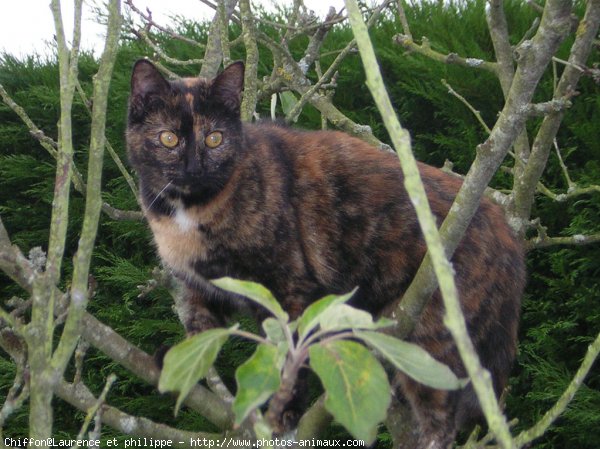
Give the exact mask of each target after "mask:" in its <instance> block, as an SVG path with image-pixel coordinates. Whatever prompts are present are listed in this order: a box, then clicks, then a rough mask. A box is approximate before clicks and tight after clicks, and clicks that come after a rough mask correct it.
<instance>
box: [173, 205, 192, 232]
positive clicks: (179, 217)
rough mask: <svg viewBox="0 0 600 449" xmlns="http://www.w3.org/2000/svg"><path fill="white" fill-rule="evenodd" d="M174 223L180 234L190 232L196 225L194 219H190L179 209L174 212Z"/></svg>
mask: <svg viewBox="0 0 600 449" xmlns="http://www.w3.org/2000/svg"><path fill="white" fill-rule="evenodd" d="M175 223H177V225H178V226H179V229H180V230H181V231H182V232H188V231H190V230H191V229H192V228H193V227H194V225H195V224H196V223H195V221H194V219H193V218H192V217H190V216H189V215H188V214H187V213H186V211H185V210H184V209H182V208H180V207H178V208H177V211H176V212H175Z"/></svg>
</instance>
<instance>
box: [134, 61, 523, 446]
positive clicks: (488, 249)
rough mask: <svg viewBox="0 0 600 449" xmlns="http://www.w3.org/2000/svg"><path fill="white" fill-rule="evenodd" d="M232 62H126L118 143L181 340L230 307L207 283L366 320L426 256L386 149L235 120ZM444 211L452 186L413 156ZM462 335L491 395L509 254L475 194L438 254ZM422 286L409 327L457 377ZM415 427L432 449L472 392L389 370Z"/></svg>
mask: <svg viewBox="0 0 600 449" xmlns="http://www.w3.org/2000/svg"><path fill="white" fill-rule="evenodd" d="M243 75H244V66H243V64H242V63H239V62H237V63H233V64H232V65H230V66H229V67H227V68H226V69H225V70H224V71H223V72H222V73H221V74H220V75H218V76H217V77H216V78H215V79H213V80H206V79H201V78H187V79H182V80H178V81H167V80H165V78H163V76H162V75H161V74H160V73H159V72H158V71H157V69H156V68H155V67H154V66H153V65H152V64H151V63H150V62H148V61H145V60H141V61H138V62H137V63H136V64H135V67H134V69H133V75H132V81H131V87H132V92H131V97H130V104H129V126H128V130H127V143H128V147H129V158H130V161H131V164H132V166H133V167H134V168H135V170H136V171H137V173H138V175H139V179H140V191H141V197H142V202H143V206H144V212H145V215H146V218H147V219H148V222H149V224H150V227H151V228H152V231H153V233H154V240H155V242H156V245H157V247H158V252H159V254H160V257H161V258H162V260H163V262H164V263H165V264H166V265H168V266H169V267H171V268H172V269H173V271H174V272H175V274H176V275H177V276H178V277H179V278H180V279H182V280H183V282H184V283H185V285H186V287H187V290H188V291H187V298H186V300H185V304H186V308H187V312H186V317H185V319H184V321H185V322H184V324H185V327H186V329H187V331H188V333H196V332H199V331H202V330H204V329H207V328H210V327H212V326H215V325H220V323H221V321H222V319H223V318H224V315H225V314H226V312H227V309H228V306H227V305H228V304H231V303H235V302H239V301H240V299H239V298H235V297H233V296H231V295H228V294H227V293H225V292H223V291H220V290H218V289H217V288H216V287H213V286H212V285H211V284H209V283H208V282H207V279H213V278H218V277H222V276H232V277H235V278H239V279H247V280H253V281H256V282H260V283H262V284H264V285H265V286H266V287H268V288H269V289H270V290H271V291H272V292H273V293H274V295H275V297H276V298H278V299H279V300H280V301H281V303H282V306H283V308H284V309H285V310H286V311H287V312H288V313H289V314H290V316H291V317H292V318H296V317H298V316H299V314H300V313H301V312H302V311H303V310H304V309H305V308H306V307H307V305H309V304H310V303H311V302H313V301H315V300H316V299H318V298H321V297H323V296H324V295H325V294H328V293H342V292H347V291H349V290H351V289H352V288H354V287H355V286H359V290H358V292H357V294H356V295H355V296H354V298H353V299H352V300H351V304H353V305H354V306H356V307H359V308H362V309H364V310H367V311H369V312H371V313H374V314H377V313H379V312H381V311H382V309H383V308H384V307H385V306H388V305H390V304H391V302H392V301H394V300H395V299H397V298H399V297H401V296H402V294H403V293H404V291H405V289H406V288H407V286H408V285H409V283H410V282H411V279H412V278H413V276H414V273H415V271H416V269H417V268H418V266H419V264H420V263H421V260H422V258H423V256H424V254H425V249H426V247H425V244H424V242H423V240H422V236H421V231H420V229H419V225H418V223H417V219H416V216H415V212H414V209H413V206H412V204H411V202H410V201H409V198H408V196H407V193H406V191H405V190H404V188H403V176H402V172H401V170H400V167H399V163H398V159H397V157H396V156H395V155H393V154H389V153H386V152H382V151H380V150H378V149H376V148H374V147H372V146H369V145H368V144H366V143H365V142H363V141H361V140H359V139H357V138H354V137H351V136H348V135H346V134H344V133H341V132H335V131H316V132H306V131H299V130H295V129H290V128H286V127H282V126H278V125H276V124H273V123H259V124H247V123H242V122H241V121H240V112H239V109H240V96H241V92H242V87H243ZM420 170H421V175H422V177H423V181H424V182H425V187H426V190H427V194H428V196H429V201H430V202H431V207H432V209H433V212H434V213H435V214H436V215H437V217H438V219H439V221H440V222H441V220H443V218H444V217H445V215H446V214H447V212H448V210H449V208H450V205H451V204H452V201H453V199H454V197H455V195H456V192H457V191H458V189H459V187H460V181H459V180H457V179H456V178H454V177H452V176H449V175H446V174H444V173H442V172H441V171H440V170H438V169H436V168H433V167H430V166H427V165H424V164H421V165H420ZM452 262H453V266H454V269H455V271H456V281H457V285H458V290H459V293H460V297H461V302H462V306H463V311H464V314H465V318H466V321H467V323H468V326H469V331H470V334H471V337H472V339H473V342H474V344H475V347H476V348H477V350H478V352H479V355H480V357H481V361H482V363H483V365H484V366H485V367H486V368H487V369H488V370H490V372H491V374H492V376H493V379H494V385H495V389H496V392H497V393H500V392H501V390H502V389H503V388H504V386H505V385H506V381H507V377H508V374H509V371H510V367H511V364H512V361H513V358H514V355H515V347H516V338H517V327H518V320H519V309H520V299H521V294H522V290H523V285H524V278H525V268H524V262H523V252H522V249H521V246H520V245H519V243H518V242H517V240H516V239H515V238H514V237H513V235H512V233H511V231H510V229H509V227H508V226H507V224H506V222H505V220H504V218H503V214H502V212H501V210H500V209H499V208H498V207H497V206H495V205H493V204H492V203H490V202H489V201H487V200H482V202H481V204H480V207H479V210H478V212H477V214H476V215H475V217H474V219H473V221H472V223H471V225H470V227H469V229H468V231H467V234H466V236H465V237H464V238H463V241H462V243H461V244H460V246H459V247H458V249H457V250H456V253H455V254H454V257H453V258H452ZM442 314H443V304H442V301H441V298H440V294H439V292H436V293H435V294H434V296H433V298H432V299H431V301H430V302H429V304H428V306H427V307H426V309H425V311H424V313H423V314H422V316H421V319H420V322H419V323H418V325H417V327H416V328H415V330H414V331H413V333H412V334H411V335H410V340H411V341H414V342H416V343H418V344H419V345H421V346H422V347H424V348H425V349H426V350H427V351H428V352H429V353H431V354H432V355H433V356H434V357H436V358H437V359H438V360H440V361H442V362H443V363H445V364H447V365H449V366H450V367H451V368H452V369H453V370H454V372H455V373H456V374H457V375H458V376H461V377H462V376H465V370H464V367H463V365H462V363H461V361H460V357H459V355H458V353H457V350H456V348H455V346H454V343H453V340H452V338H451V336H450V334H449V333H448V331H447V329H446V328H445V326H444V325H443V323H442ZM401 390H402V392H403V394H404V397H406V398H407V399H408V400H409V401H410V403H411V405H412V409H413V413H414V415H415V417H416V420H417V422H418V423H419V435H420V436H419V437H418V439H419V441H418V443H416V447H417V448H419V449H421V448H430V449H431V448H446V447H449V446H450V445H451V444H452V441H453V439H454V437H455V434H456V430H457V429H458V428H460V427H461V425H462V424H464V423H466V422H468V421H470V420H472V419H473V418H474V417H477V416H478V415H479V413H480V412H479V409H478V405H477V399H476V398H475V396H474V393H473V391H472V389H470V388H466V389H464V390H462V391H457V392H445V391H437V390H432V389H430V388H427V387H424V386H422V385H419V384H417V383H416V382H414V381H412V380H410V379H407V378H402V379H401Z"/></svg>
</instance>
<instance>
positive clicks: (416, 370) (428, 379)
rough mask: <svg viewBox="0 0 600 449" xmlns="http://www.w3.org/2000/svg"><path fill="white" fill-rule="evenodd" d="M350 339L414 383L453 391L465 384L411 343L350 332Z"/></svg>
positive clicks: (382, 336)
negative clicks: (356, 339) (360, 344)
mask: <svg viewBox="0 0 600 449" xmlns="http://www.w3.org/2000/svg"><path fill="white" fill-rule="evenodd" d="M354 335H356V336H357V337H358V338H360V339H361V340H363V341H364V342H365V343H367V344H368V345H369V346H371V347H372V348H373V349H376V350H377V351H379V352H380V353H381V354H382V355H383V356H384V357H385V358H386V359H388V360H389V361H390V362H392V364H394V366H395V367H396V368H398V369H399V370H401V371H402V372H404V373H406V374H407V375H408V376H410V377H412V378H413V379H414V380H416V381H417V382H420V383H422V384H424V385H427V386H429V387H432V388H437V389H438V390H456V389H458V388H462V387H463V386H464V385H465V383H466V381H465V380H461V379H458V378H457V377H456V375H455V374H454V373H453V372H452V370H451V369H450V368H448V366H446V365H444V364H443V363H441V362H438V361H437V360H436V359H434V358H433V357H432V356H431V355H430V354H429V353H428V352H427V351H425V350H424V349H423V348H421V347H420V346H417V345H415V344H414V343H409V342H406V341H402V340H399V339H397V338H394V337H392V336H390V335H386V334H382V333H379V332H371V331H354Z"/></svg>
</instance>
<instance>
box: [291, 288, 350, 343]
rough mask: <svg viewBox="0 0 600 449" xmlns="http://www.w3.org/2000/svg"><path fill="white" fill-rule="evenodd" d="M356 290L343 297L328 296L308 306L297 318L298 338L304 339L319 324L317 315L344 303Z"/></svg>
mask: <svg viewBox="0 0 600 449" xmlns="http://www.w3.org/2000/svg"><path fill="white" fill-rule="evenodd" d="M356 290H358V287H356V288H355V289H354V290H352V291H351V292H350V293H346V294H344V295H328V296H325V297H324V298H321V299H319V300H318V301H315V302H313V303H312V304H311V305H310V306H308V307H307V308H306V310H305V311H304V313H302V315H301V316H300V318H298V335H299V336H300V338H304V337H305V336H306V335H308V333H309V332H311V331H312V330H313V329H314V328H315V327H316V326H317V324H319V315H320V314H321V313H323V312H324V311H325V310H327V309H328V308H329V307H331V306H333V305H336V304H342V303H345V302H346V301H348V300H349V299H350V298H351V297H352V295H354V293H356Z"/></svg>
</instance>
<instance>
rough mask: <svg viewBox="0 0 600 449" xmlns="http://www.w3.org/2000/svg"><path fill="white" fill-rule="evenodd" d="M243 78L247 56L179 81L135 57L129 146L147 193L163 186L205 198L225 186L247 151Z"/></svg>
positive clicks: (168, 191) (169, 192)
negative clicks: (242, 116) (209, 74)
mask: <svg viewBox="0 0 600 449" xmlns="http://www.w3.org/2000/svg"><path fill="white" fill-rule="evenodd" d="M243 81H244V64H243V63H242V62H234V63H233V64H231V65H229V66H228V67H227V68H226V69H225V70H223V72H221V73H220V74H219V75H217V77H216V78H214V79H212V80H207V79H204V78H184V79H180V80H175V81H169V80H167V79H165V78H164V77H163V75H162V74H161V73H160V72H159V71H158V69H157V68H156V67H155V66H154V65H153V64H152V63H150V62H149V61H147V60H140V61H138V62H136V63H135V65H134V67H133V73H132V75H131V95H130V97H129V116H128V126H127V147H128V155H129V160H130V163H131V165H132V166H133V167H134V168H135V170H136V171H137V172H138V176H139V177H140V180H141V183H142V187H143V191H142V195H144V194H145V193H147V194H153V195H155V194H156V193H157V192H161V191H162V194H163V195H166V196H167V197H172V198H184V199H187V200H190V201H194V202H203V201H207V200H209V199H210V198H212V197H213V196H214V195H216V194H217V193H218V192H219V191H220V190H221V189H222V188H223V187H224V185H225V184H226V182H227V180H228V179H229V177H230V176H231V174H232V172H233V168H234V165H235V162H236V160H237V159H238V158H239V157H241V153H243V146H242V144H241V142H242V126H241V121H240V97H241V92H242V88H243ZM147 199H148V198H146V200H147Z"/></svg>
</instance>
